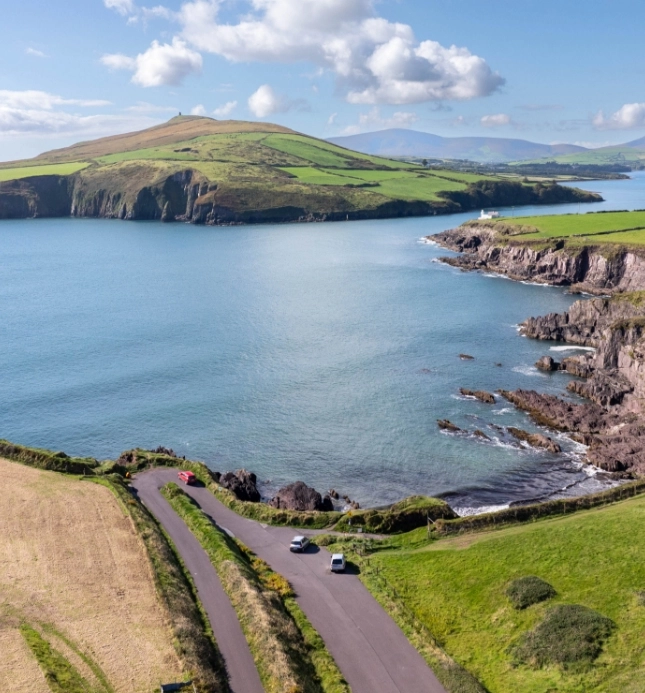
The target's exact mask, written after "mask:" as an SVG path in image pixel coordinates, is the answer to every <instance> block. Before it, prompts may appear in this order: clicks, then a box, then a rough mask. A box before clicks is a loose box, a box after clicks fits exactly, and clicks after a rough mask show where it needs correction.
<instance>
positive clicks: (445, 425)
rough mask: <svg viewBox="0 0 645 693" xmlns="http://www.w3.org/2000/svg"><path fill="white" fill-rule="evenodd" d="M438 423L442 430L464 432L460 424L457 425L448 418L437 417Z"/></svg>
mask: <svg viewBox="0 0 645 693" xmlns="http://www.w3.org/2000/svg"><path fill="white" fill-rule="evenodd" d="M437 425H438V426H439V428H440V429H441V430H442V431H449V432H450V433H463V432H464V431H462V430H461V428H459V426H456V425H455V424H454V423H452V421H448V419H437Z"/></svg>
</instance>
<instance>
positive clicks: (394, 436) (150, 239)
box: [0, 174, 645, 512]
mask: <svg viewBox="0 0 645 693" xmlns="http://www.w3.org/2000/svg"><path fill="white" fill-rule="evenodd" d="M584 187H586V188H588V189H591V190H598V191H600V192H602V193H603V194H604V195H605V196H606V197H607V202H605V203H602V204H598V205H593V208H596V209H603V208H615V209H626V208H632V209H633V208H643V207H645V176H644V175H642V174H636V175H635V177H634V179H633V180H630V181H602V182H594V183H588V184H585V186H584ZM577 208H578V206H577V205H570V206H567V207H562V206H558V207H553V208H544V207H541V208H523V209H522V210H521V213H522V214H533V213H540V214H544V213H553V212H556V213H575V212H577ZM590 208H591V207H590V206H589V205H587V206H583V208H582V211H585V210H587V209H590ZM510 212H511V211H509V213H510ZM514 213H515V214H516V215H519V214H520V210H519V209H516V210H514ZM473 216H476V215H473V214H465V215H453V216H444V217H438V218H419V219H406V220H385V221H366V222H346V223H330V224H304V225H271V226H246V227H225V228H206V227H197V226H191V225H183V224H170V225H167V224H161V223H154V222H150V223H144V222H139V223H135V222H120V221H107V220H87V219H55V220H48V219H39V220H24V221H3V222H0V316H1V322H0V325H1V330H2V337H1V339H0V373H1V374H2V377H1V378H0V437H4V438H8V439H10V440H12V441H15V442H18V443H22V444H25V445H33V446H42V447H48V448H56V449H60V450H64V451H66V452H67V453H69V454H72V455H91V456H95V457H97V458H114V457H116V456H118V455H119V453H120V452H121V451H123V450H126V449H128V448H131V447H133V446H141V447H147V448H150V447H156V446H157V445H165V446H167V447H172V448H174V449H175V451H176V452H177V453H178V454H180V455H186V456H187V457H191V458H194V459H200V460H203V461H205V462H206V463H207V464H209V465H210V466H211V467H212V468H213V469H216V470H220V471H223V470H228V469H236V468H239V467H246V468H247V469H251V470H253V471H255V472H256V473H257V474H258V477H259V479H260V480H261V481H262V483H263V489H264V492H265V493H266V494H267V495H270V494H271V492H272V490H274V489H276V488H277V487H279V486H280V485H282V484H284V483H286V482H290V481H293V480H296V479H302V480H304V481H306V482H307V483H309V484H312V485H314V486H316V488H318V489H319V490H321V491H325V490H327V489H329V488H330V487H334V488H336V489H337V490H339V491H341V492H342V493H346V494H348V495H349V496H351V497H352V498H354V499H356V500H358V501H359V502H360V503H361V504H362V505H363V506H370V505H380V504H385V503H389V502H393V501H396V500H398V499H400V498H402V497H404V496H407V495H410V494H416V493H423V494H430V495H437V494H446V497H447V498H448V499H449V501H450V502H451V504H453V505H454V506H455V507H457V508H458V509H459V510H460V511H461V512H471V511H472V510H473V509H482V508H485V507H497V506H501V505H505V504H508V503H510V502H517V501H523V500H527V499H533V498H545V497H551V496H553V495H558V494H562V493H567V494H571V493H581V492H585V491H589V490H594V489H596V488H599V487H601V486H602V485H603V484H605V483H607V482H606V481H604V480H603V479H602V478H601V476H599V475H596V474H594V473H593V472H592V471H591V470H588V469H584V468H582V466H581V464H580V463H579V461H578V460H579V457H580V453H581V449H580V447H579V446H576V445H574V444H573V443H571V442H570V441H568V440H567V439H565V438H562V445H563V447H564V448H565V453H564V454H563V455H560V456H555V455H551V454H549V453H546V452H540V451H534V450H527V449H523V448H521V447H519V446H517V445H516V444H514V443H513V442H512V441H510V440H508V438H507V437H506V436H505V435H503V434H502V433H500V431H499V430H498V429H496V428H495V426H507V425H515V426H520V427H523V428H526V429H530V430H536V429H535V427H534V426H533V425H532V424H531V423H530V421H529V420H528V418H527V417H526V416H525V415H523V414H521V413H519V412H516V411H515V410H514V409H513V408H512V407H511V406H510V405H508V404H507V403H505V402H503V401H500V402H499V403H498V404H496V405H494V406H490V405H484V404H481V403H479V402H477V401H473V400H469V399H466V398H463V397H461V396H460V395H459V388H460V387H467V388H471V389H478V388H482V389H486V390H489V391H494V390H496V389H498V388H518V387H524V388H535V389H538V390H542V391H545V392H553V393H557V394H563V393H564V388H565V386H566V383H567V381H568V377H567V376H566V375H563V374H559V373H554V374H543V373H540V372H538V371H537V370H536V369H535V368H534V367H533V363H534V362H535V361H536V360H537V359H538V358H539V357H540V356H542V355H543V354H545V353H549V349H550V348H551V346H553V345H549V344H548V343H540V342H535V341H531V340H528V339H524V338H522V337H520V336H519V335H518V332H517V325H518V323H519V322H521V321H522V320H524V319H525V318H527V317H529V316H532V315H539V314H543V313H547V312H551V311H563V310H566V309H567V308H568V307H569V306H570V304H571V303H572V302H573V301H574V300H576V297H573V296H570V295H568V294H567V293H566V292H565V291H564V290H562V289H557V288H551V287H544V286H534V285H529V284H520V283H515V282H512V281H508V280H505V279H500V278H497V277H491V276H486V275H484V274H478V273H470V274H465V273H462V272H460V271H458V270H455V269H454V268H451V267H448V266H446V265H443V264H441V263H439V262H437V258H439V257H440V256H441V255H445V254H446V251H443V250H442V249H440V248H438V247H436V246H434V245H432V244H426V243H422V242H421V241H420V239H421V238H422V237H423V236H426V235H428V234H433V233H437V232H439V231H442V230H444V229H447V228H451V227H454V226H456V225H458V224H460V223H461V222H463V221H464V220H466V219H468V218H472V217H473ZM460 353H467V354H470V355H472V356H473V357H474V360H472V361H463V360H461V359H460V358H459V354H460ZM554 355H555V354H554ZM498 364H501V365H498ZM439 418H448V419H450V420H452V421H453V422H455V423H456V424H458V425H459V426H461V427H463V428H468V429H470V430H473V429H475V428H479V429H481V430H482V431H484V432H486V433H487V434H488V435H489V436H490V437H491V441H490V442H487V441H483V442H482V441H481V440H478V439H476V438H475V437H473V436H471V435H450V434H446V433H442V432H440V431H439V430H438V427H437V424H436V421H437V419H439Z"/></svg>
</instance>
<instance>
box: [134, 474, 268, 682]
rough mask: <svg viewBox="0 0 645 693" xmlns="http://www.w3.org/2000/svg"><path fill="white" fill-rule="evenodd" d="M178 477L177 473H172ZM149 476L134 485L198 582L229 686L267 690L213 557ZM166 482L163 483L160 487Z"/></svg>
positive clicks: (196, 582) (202, 601)
mask: <svg viewBox="0 0 645 693" xmlns="http://www.w3.org/2000/svg"><path fill="white" fill-rule="evenodd" d="M173 478H174V479H176V478H177V473H176V472H175V473H174V474H173ZM148 481H149V479H137V480H136V481H135V482H134V483H133V486H134V487H135V488H137V490H138V491H139V495H140V497H141V500H143V501H144V503H145V504H146V507H147V508H148V510H150V512H151V513H152V514H153V515H154V516H155V517H156V518H157V520H158V521H159V522H160V523H161V524H162V525H163V527H164V529H165V530H166V532H167V533H168V535H169V536H170V538H171V539H172V540H173V542H174V544H175V546H176V547H177V550H178V551H179V553H180V554H181V557H182V559H183V561H184V563H185V564H186V567H187V568H188V570H189V571H190V574H191V575H192V576H193V580H194V581H195V586H196V587H197V591H198V593H199V599H200V601H201V603H202V604H203V606H204V609H205V610H206V613H207V615H208V619H209V621H210V623H211V627H212V629H213V633H214V634H215V639H216V640H217V644H218V646H219V649H220V652H221V653H222V657H223V658H224V661H225V662H226V669H227V671H228V676H229V685H230V687H231V691H232V692H233V693H264V688H263V686H262V683H261V682H260V677H259V675H258V671H257V669H256V667H255V662H254V661H253V657H252V655H251V651H250V650H249V646H248V643H247V642H246V638H245V637H244V633H243V632H242V628H241V627H240V622H239V621H238V618H237V614H236V613H235V610H234V609H233V607H232V606H231V602H230V601H229V598H228V595H227V594H226V592H224V588H223V587H222V584H221V582H220V581H219V577H218V576H217V573H216V572H215V569H214V568H213V566H212V564H211V561H210V558H209V557H208V555H207V554H206V552H205V551H204V549H202V547H201V545H200V543H199V542H198V541H197V539H195V537H194V536H193V534H192V533H191V531H190V530H189V529H188V527H187V526H186V524H185V523H184V521H183V520H182V519H181V518H180V517H179V515H177V513H175V511H174V510H173V509H172V508H171V507H170V505H169V503H168V501H167V500H166V499H165V498H164V497H163V496H162V495H161V494H160V493H159V491H158V487H157V486H155V485H153V486H152V487H149V484H148V483H147V482H148ZM161 485H163V483H162V484H160V486H161Z"/></svg>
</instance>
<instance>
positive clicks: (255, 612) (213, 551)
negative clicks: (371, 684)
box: [162, 483, 349, 693]
mask: <svg viewBox="0 0 645 693" xmlns="http://www.w3.org/2000/svg"><path fill="white" fill-rule="evenodd" d="M162 493H163V495H164V496H165V497H166V499H167V500H168V502H169V503H170V504H171V506H172V507H173V509H174V510H175V512H177V514H178V515H179V516H180V517H181V518H182V519H183V520H184V522H186V524H187V525H188V528H189V529H190V530H191V532H192V533H193V534H194V535H195V537H196V538H197V539H198V541H199V542H200V544H201V545H202V546H203V548H204V550H205V551H206V553H207V554H208V556H209V558H210V560H211V562H212V564H213V567H214V568H215V570H216V571H217V574H218V575H219V577H220V580H221V582H222V586H223V587H224V590H225V592H226V593H227V594H228V596H229V598H230V600H231V604H232V605H233V607H234V609H235V611H236V612H237V615H238V618H239V620H240V624H241V626H242V630H243V632H244V635H245V636H246V639H247V642H248V643H249V648H250V650H251V653H252V655H253V658H254V660H255V663H256V666H257V669H258V673H259V674H260V679H261V680H262V684H263V686H264V687H265V689H266V691H267V693H349V687H348V686H347V684H346V683H345V681H344V679H343V677H342V675H341V673H340V671H339V670H338V667H337V666H336V664H335V662H334V660H333V659H332V657H331V655H330V654H329V653H328V652H327V650H326V648H325V646H324V643H323V642H322V639H321V638H320V636H319V635H318V634H317V633H316V631H315V630H314V628H313V627H312V626H311V624H310V623H309V621H308V620H307V618H306V617H305V615H304V613H303V612H302V611H301V610H300V608H299V607H298V605H297V604H296V602H295V599H294V598H293V593H292V591H291V587H290V586H289V583H288V582H287V581H286V580H285V579H284V578H282V577H281V576H280V575H278V574H277V573H274V572H273V571H272V570H271V569H270V568H269V566H268V565H267V564H266V563H264V562H263V561H261V560H260V559H258V558H257V557H256V556H254V555H253V554H252V553H251V552H250V551H248V549H246V548H245V547H243V546H241V545H239V544H238V543H236V542H235V541H234V540H232V539H231V538H230V537H228V536H227V535H226V534H224V533H223V532H222V531H220V530H219V529H218V528H217V527H216V526H215V525H214V524H213V523H212V522H211V520H210V518H209V517H208V516H207V515H205V514H204V513H203V512H202V511H201V510H200V509H199V507H198V506H197V505H196V504H195V503H194V501H193V500H192V499H191V498H190V497H189V496H187V495H186V494H185V493H184V492H183V491H182V490H181V489H180V488H179V487H178V486H177V485H176V484H172V483H171V484H168V485H166V486H165V487H164V488H163V489H162Z"/></svg>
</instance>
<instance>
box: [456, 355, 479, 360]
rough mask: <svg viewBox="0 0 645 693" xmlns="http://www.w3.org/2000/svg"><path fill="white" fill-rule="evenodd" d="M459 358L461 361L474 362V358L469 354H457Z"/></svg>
mask: <svg viewBox="0 0 645 693" xmlns="http://www.w3.org/2000/svg"><path fill="white" fill-rule="evenodd" d="M459 358H460V359H461V360H462V361H474V360H475V357H474V356H471V355H470V354H459Z"/></svg>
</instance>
